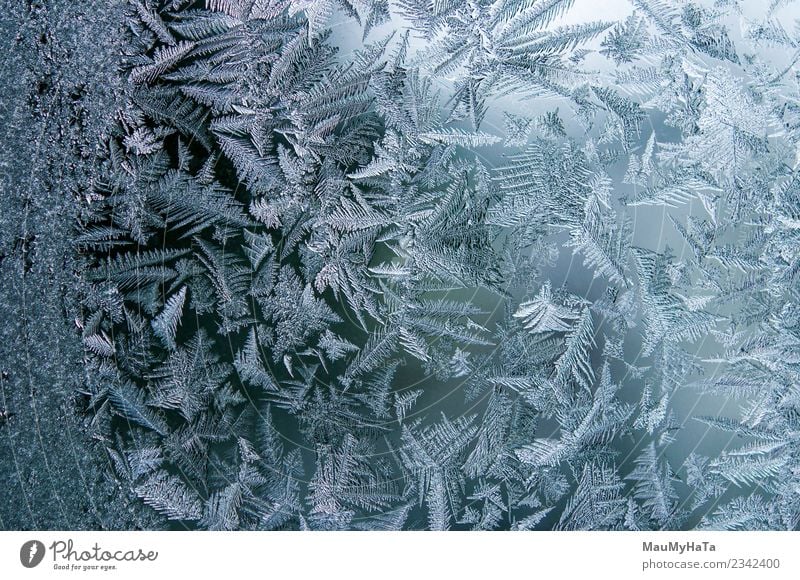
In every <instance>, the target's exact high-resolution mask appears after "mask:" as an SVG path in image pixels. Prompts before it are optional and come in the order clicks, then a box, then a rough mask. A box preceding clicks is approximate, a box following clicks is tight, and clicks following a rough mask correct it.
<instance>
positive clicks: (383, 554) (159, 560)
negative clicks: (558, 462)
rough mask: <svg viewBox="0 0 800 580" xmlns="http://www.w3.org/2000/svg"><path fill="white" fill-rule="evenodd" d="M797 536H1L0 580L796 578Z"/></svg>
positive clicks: (799, 538) (799, 574)
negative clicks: (194, 577) (192, 577)
mask: <svg viewBox="0 0 800 580" xmlns="http://www.w3.org/2000/svg"><path fill="white" fill-rule="evenodd" d="M799 541H800V535H798V533H797V532H658V533H652V532H650V533H648V532H230V533H226V532H66V531H65V532H36V531H29V532H0V573H1V577H2V578H11V579H16V578H30V579H37V578H75V579H80V580H83V579H89V578H91V579H103V578H109V579H110V578H115V579H116V578H131V579H133V578H135V579H136V580H141V579H142V578H147V577H151V578H155V577H157V578H166V577H170V576H171V577H175V578H188V577H190V576H188V575H190V574H197V575H200V577H201V578H203V579H206V578H215V577H217V578H233V577H237V578H245V577H248V576H250V575H255V576H257V577H259V578H269V577H279V578H282V579H283V578H287V577H290V576H293V577H299V578H314V577H320V578H322V577H333V578H347V579H348V580H359V579H362V578H363V579H374V578H403V579H404V580H410V579H413V578H423V579H428V578H447V579H448V580H449V579H454V580H461V579H471V578H483V579H489V578H503V577H505V576H508V577H512V575H513V577H514V578H520V574H521V575H522V576H521V577H522V578H542V577H543V578H550V577H564V578H567V577H569V578H603V579H605V578H609V579H618V578H619V579H625V578H650V577H652V578H687V579H691V578H725V579H727V580H735V579H737V578H741V579H743V580H744V579H747V580H749V579H751V578H769V579H772V578H774V579H778V578H800V565H799V563H800V554H798V552H800V544H799V543H798V542H799Z"/></svg>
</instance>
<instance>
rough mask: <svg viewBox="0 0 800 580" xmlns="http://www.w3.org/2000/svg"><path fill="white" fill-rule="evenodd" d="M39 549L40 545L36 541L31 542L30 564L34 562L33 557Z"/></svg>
mask: <svg viewBox="0 0 800 580" xmlns="http://www.w3.org/2000/svg"><path fill="white" fill-rule="evenodd" d="M38 551H39V545H38V544H37V543H36V542H34V543H33V544H31V549H30V553H29V554H28V564H30V563H31V562H33V557H34V556H36V553H37V552H38Z"/></svg>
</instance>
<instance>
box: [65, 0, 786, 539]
mask: <svg viewBox="0 0 800 580" xmlns="http://www.w3.org/2000/svg"><path fill="white" fill-rule="evenodd" d="M591 5H592V4H591V3H585V2H583V3H581V2H579V1H578V0H574V1H573V0H534V1H528V0H496V1H493V2H492V1H488V0H475V1H470V2H461V1H459V2H434V3H429V2H415V1H413V0H400V1H398V2H396V3H392V4H391V5H390V4H389V2H387V1H386V0H376V1H372V2H370V1H366V0H363V1H358V2H350V1H348V0H336V1H334V0H323V1H320V2H316V1H315V2H309V1H305V0H304V1H288V0H286V1H279V0H255V1H254V0H206V1H205V5H204V6H203V7H199V6H198V3H196V2H186V1H183V0H171V1H166V0H165V1H150V0H132V2H131V3H130V10H129V14H128V19H129V22H128V24H129V30H130V53H129V55H128V58H127V64H128V67H127V70H126V71H125V74H126V75H127V79H128V82H127V91H128V102H127V106H126V107H125V108H124V109H122V110H120V111H119V112H118V123H117V132H116V134H115V135H113V136H112V137H111V138H110V139H109V140H108V142H107V143H106V144H105V155H104V156H103V158H102V159H101V160H99V163H101V164H102V178H99V179H97V180H96V182H95V183H93V184H92V187H91V190H90V191H87V192H86V193H85V199H86V207H85V208H83V212H82V220H81V224H80V232H79V235H78V238H77V247H78V249H79V251H80V252H81V253H83V254H84V255H85V256H87V257H88V258H90V259H91V262H92V265H91V266H90V267H89V268H87V270H86V271H85V272H84V276H85V278H86V279H87V280H89V281H90V282H91V283H92V290H91V292H89V293H87V296H85V298H84V306H85V311H84V316H83V319H82V320H80V321H79V322H80V327H81V328H82V332H83V343H84V345H85V348H86V352H87V365H89V367H90V370H91V376H92V377H93V382H92V383H90V384H89V385H87V386H86V389H85V392H84V393H83V394H84V396H85V402H86V405H87V406H88V407H89V408H90V409H91V410H92V411H93V417H94V418H93V421H92V428H93V429H94V437H95V439H96V440H98V441H100V442H102V445H103V446H104V447H105V449H106V450H107V453H108V455H109V457H110V459H111V462H110V464H111V471H112V473H110V474H109V475H110V476H111V477H113V478H114V479H115V480H116V481H118V482H119V485H120V486H121V487H122V488H123V489H124V490H125V491H126V493H127V494H128V495H129V497H130V501H131V503H132V505H134V506H137V507H136V509H150V510H153V512H154V513H155V514H157V516H158V518H159V519H158V520H157V521H158V522H159V524H158V525H161V526H164V527H166V526H169V525H172V526H175V525H178V526H186V527H191V528H204V529H368V530H379V529H419V528H430V529H476V530H492V529H515V530H527V529H563V530H573V529H581V530H587V529H628V530H644V529H681V528H689V527H708V528H723V529H737V528H740V529H762V528H764V529H766V528H769V529H794V528H796V527H797V526H798V523H800V494H798V491H797V490H798V484H800V463H798V460H797V457H798V445H800V440H799V439H798V435H797V433H798V432H799V431H798V428H799V427H800V391H799V390H798V388H797V385H798V384H800V376H798V375H799V374H800V366H798V363H800V358H799V357H798V353H800V305H798V304H797V299H798V296H799V295H800V294H799V293H798V276H797V274H798V272H800V249H799V248H800V244H798V241H800V240H799V239H798V236H800V178H799V177H798V172H797V165H798V161H797V160H798V151H800V149H798V140H800V106H799V105H798V102H800V100H799V98H800V93H799V92H798V80H797V78H798V77H797V75H796V73H795V68H794V66H795V61H796V60H797V58H796V54H797V50H798V48H797V47H798V46H800V36H797V33H796V30H797V28H792V29H791V30H790V29H787V28H784V26H782V24H781V19H780V18H778V13H780V14H781V15H784V16H785V14H786V13H789V14H791V13H792V3H791V2H773V3H772V8H771V9H770V10H769V11H767V12H766V13H764V14H760V15H758V16H757V17H753V16H752V15H750V14H749V13H745V12H744V10H745V8H746V7H745V2H743V1H737V0H727V1H725V2H716V3H715V5H714V6H710V5H701V4H699V3H692V2H688V1H681V2H673V3H667V2H662V1H660V0H633V2H632V6H631V7H629V10H628V12H627V13H626V15H625V16H623V17H622V18H620V19H619V20H618V21H595V20H592V19H589V20H588V21H581V20H582V18H580V17H581V16H585V15H586V10H587V9H588V8H587V6H591ZM583 20H585V19H583ZM576 21H577V22H578V23H576ZM732 23H733V24H735V27H734V26H733V24H732ZM334 24H335V25H336V26H334ZM337 28H339V29H345V30H353V29H358V30H359V31H360V33H362V34H363V37H364V39H365V40H364V42H363V44H362V45H361V46H360V47H359V48H358V49H357V50H355V51H354V52H352V53H350V54H343V52H344V51H339V50H337V48H336V46H337V44H336V43H337V42H339V41H341V40H342V39H341V38H339V37H337V36H336V34H335V33H334V32H332V30H336V29H337ZM793 31H795V32H793ZM350 40H352V38H351V39H350ZM792 55H795V56H794V57H792ZM598 69H599V70H600V71H601V72H598ZM602 71H606V72H602ZM509 102H517V103H518V102H523V103H525V106H524V107H516V108H509V107H508V103H509ZM491 119H501V120H500V121H497V122H496V123H492V122H490V121H491ZM648 220H650V222H649V224H648ZM653 220H656V221H653ZM654 224H655V227H654ZM659 229H660V231H661V232H662V235H661V237H658V236H655V235H654V233H653V232H654V231H658V230H659ZM643 230H644V232H643ZM564 258H566V261H565V259H564ZM567 265H568V266H567ZM567 268H568V269H567ZM720 395H721V396H722V397H724V398H726V399H727V400H728V401H729V403H730V405H729V407H728V408H729V409H734V410H735V412H734V413H728V414H727V415H725V416H716V415H715V414H714V413H709V414H708V415H703V414H698V413H695V409H702V408H712V407H713V405H711V406H710V405H709V404H707V401H714V400H715V397H719V396H720ZM687 397H688V398H689V399H692V400H693V401H695V403H696V404H694V405H689V407H691V408H692V411H687V406H686V404H685V400H686V399H687ZM681 399H683V400H684V403H681ZM713 408H714V409H718V408H719V406H718V405H717V406H716V407H713ZM692 430H693V431H692ZM687 432H688V433H690V435H689V436H687V435H686V433H687ZM691 433H695V434H697V433H700V444H697V436H696V435H691ZM725 433H728V434H729V435H725ZM734 436H738V439H737V440H736V443H732V440H733V437H734ZM696 444H697V445H696ZM704 450H706V451H707V453H706V452H704ZM143 506H147V507H143ZM170 521H172V523H171V524H170Z"/></svg>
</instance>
